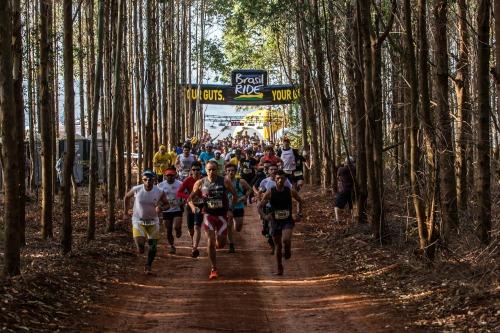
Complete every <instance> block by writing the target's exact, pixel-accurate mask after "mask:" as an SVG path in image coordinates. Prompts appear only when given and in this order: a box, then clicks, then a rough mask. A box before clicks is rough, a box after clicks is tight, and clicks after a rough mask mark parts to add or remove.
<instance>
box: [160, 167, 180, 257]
mask: <svg viewBox="0 0 500 333" xmlns="http://www.w3.org/2000/svg"><path fill="white" fill-rule="evenodd" d="M175 176H177V172H176V171H175V168H168V169H167V170H166V171H165V178H166V179H165V180H164V181H162V182H161V183H160V184H158V187H159V188H160V190H162V191H163V192H164V193H165V195H166V196H167V200H168V203H169V208H168V209H167V210H164V211H163V221H165V226H166V227H167V241H168V244H169V245H170V251H169V253H170V254H175V252H176V248H175V246H174V235H173V233H172V231H173V229H175V236H176V237H177V238H180V237H181V236H182V208H181V204H182V202H181V199H180V198H178V197H177V191H178V190H179V188H180V187H181V185H182V183H181V182H180V181H178V180H177V179H175Z"/></svg>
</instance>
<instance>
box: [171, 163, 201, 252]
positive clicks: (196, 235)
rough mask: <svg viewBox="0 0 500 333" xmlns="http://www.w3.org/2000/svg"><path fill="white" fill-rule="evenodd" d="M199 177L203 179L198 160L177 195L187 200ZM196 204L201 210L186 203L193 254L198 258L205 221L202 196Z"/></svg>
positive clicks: (195, 200)
mask: <svg viewBox="0 0 500 333" xmlns="http://www.w3.org/2000/svg"><path fill="white" fill-rule="evenodd" d="M199 179H201V163H200V162H198V161H196V162H194V163H193V164H192V165H191V175H190V176H189V177H187V178H186V179H184V181H183V182H182V184H181V186H180V187H179V189H178V190H177V197H178V198H181V199H183V200H186V201H187V200H188V198H189V195H190V194H191V192H192V191H193V187H194V184H195V183H196V181H197V180H199ZM194 205H195V206H196V207H198V209H199V210H200V212H198V213H196V212H193V211H192V210H191V207H189V206H188V205H186V217H187V227H188V230H189V236H191V243H192V246H193V249H192V251H191V256H192V257H193V258H197V257H198V256H199V255H200V251H199V250H198V245H199V244H200V236H201V224H202V223H203V214H201V209H202V208H203V200H202V199H201V198H196V199H194Z"/></svg>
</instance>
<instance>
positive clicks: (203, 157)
mask: <svg viewBox="0 0 500 333" xmlns="http://www.w3.org/2000/svg"><path fill="white" fill-rule="evenodd" d="M214 157H215V153H214V152H211V153H209V152H207V151H204V152H202V153H201V154H200V157H199V160H200V161H201V173H203V174H205V164H206V163H207V162H208V161H210V160H211V159H212V158H214Z"/></svg>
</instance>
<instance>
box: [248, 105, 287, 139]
mask: <svg viewBox="0 0 500 333" xmlns="http://www.w3.org/2000/svg"><path fill="white" fill-rule="evenodd" d="M242 122H243V123H244V124H245V126H246V127H249V126H255V127H256V128H257V129H258V130H259V131H260V132H261V133H262V136H263V137H264V139H265V140H271V139H273V136H274V135H275V134H276V133H277V132H278V131H279V130H281V129H283V127H285V122H286V115H285V113H284V112H283V111H281V110H276V109H259V110H256V111H253V112H250V113H249V114H247V115H246V116H244V117H243V119H242ZM259 127H262V129H259Z"/></svg>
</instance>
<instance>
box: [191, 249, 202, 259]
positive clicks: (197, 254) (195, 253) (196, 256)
mask: <svg viewBox="0 0 500 333" xmlns="http://www.w3.org/2000/svg"><path fill="white" fill-rule="evenodd" d="M199 255H200V251H199V250H198V249H193V251H191V257H193V258H198V256H199Z"/></svg>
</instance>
